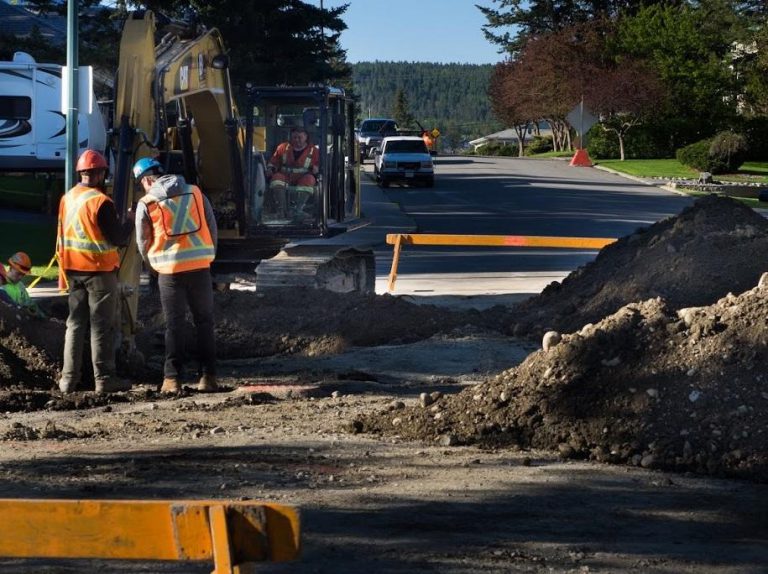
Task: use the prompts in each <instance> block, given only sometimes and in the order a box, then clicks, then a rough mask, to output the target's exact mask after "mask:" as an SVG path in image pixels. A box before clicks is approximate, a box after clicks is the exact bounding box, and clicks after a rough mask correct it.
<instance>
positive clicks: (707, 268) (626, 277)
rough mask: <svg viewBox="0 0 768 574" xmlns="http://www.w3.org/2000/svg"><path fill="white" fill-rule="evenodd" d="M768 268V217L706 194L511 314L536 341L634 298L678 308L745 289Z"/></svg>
mask: <svg viewBox="0 0 768 574" xmlns="http://www.w3.org/2000/svg"><path fill="white" fill-rule="evenodd" d="M767 270H768V219H765V218H764V217H762V216H760V215H759V214H757V213H756V212H755V211H753V210H752V209H750V208H749V207H746V206H744V205H743V204H741V203H739V202H737V201H736V200H733V199H730V198H726V197H719V196H715V195H712V196H707V197H704V198H702V199H700V200H698V201H697V202H696V203H695V204H694V205H692V206H691V207H689V208H687V209H685V210H684V211H682V212H681V213H680V214H679V215H677V216H675V217H670V218H667V219H665V220H662V221H659V222H658V223H656V224H654V225H652V226H650V227H648V228H645V229H641V230H639V231H638V232H636V233H634V234H632V235H628V236H626V237H622V238H621V239H619V240H618V241H617V242H615V243H613V244H611V245H608V246H607V247H605V248H604V249H602V250H601V251H600V253H599V254H598V255H597V257H596V258H595V260H594V261H592V262H590V263H588V264H587V265H584V266H583V267H581V268H579V269H577V270H576V271H574V272H573V273H571V274H570V275H568V276H567V277H566V278H565V279H564V280H563V282H562V283H557V282H554V283H552V284H550V285H549V286H547V288H545V289H544V290H543V291H542V292H541V293H540V294H539V295H537V296H535V297H531V298H530V299H528V300H526V301H523V302H522V303H520V304H519V305H517V306H516V307H515V309H514V312H513V313H512V314H511V316H509V315H508V316H506V317H505V320H507V321H508V324H507V328H508V332H509V333H510V334H514V335H516V336H522V337H531V338H534V339H536V340H537V341H540V340H541V337H542V335H543V334H544V333H545V332H546V331H548V330H550V329H554V330H557V331H560V332H563V333H570V332H573V331H578V330H579V329H580V328H581V327H582V326H583V325H586V324H587V323H595V322H597V321H600V320H601V319H603V318H604V317H606V316H608V315H610V314H612V313H615V312H616V311H617V310H618V309H619V308H620V307H622V306H624V305H627V304H629V303H632V302H638V301H644V300H646V299H652V298H655V297H661V298H662V299H664V301H666V303H667V305H668V306H669V307H670V308H672V309H681V308H683V307H697V306H702V305H710V304H712V303H714V302H715V301H717V300H718V299H720V297H723V296H724V295H725V294H727V293H736V294H738V293H743V292H744V291H746V290H748V289H751V288H752V287H754V286H755V285H757V281H758V279H759V278H760V276H761V275H762V273H763V272H764V271H767Z"/></svg>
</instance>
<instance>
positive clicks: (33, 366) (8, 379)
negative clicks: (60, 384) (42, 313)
mask: <svg viewBox="0 0 768 574" xmlns="http://www.w3.org/2000/svg"><path fill="white" fill-rule="evenodd" d="M65 330H66V325H65V323H64V321H62V320H60V319H55V318H53V319H37V318H34V317H31V316H30V315H29V314H28V313H26V312H24V311H22V310H20V309H18V308H16V307H12V306H10V305H6V304H5V303H0V387H8V386H11V385H20V386H23V387H27V388H44V389H47V388H50V387H51V386H52V385H53V384H54V383H55V381H56V380H57V378H58V372H59V369H60V368H61V356H62V353H63V350H64V332H65Z"/></svg>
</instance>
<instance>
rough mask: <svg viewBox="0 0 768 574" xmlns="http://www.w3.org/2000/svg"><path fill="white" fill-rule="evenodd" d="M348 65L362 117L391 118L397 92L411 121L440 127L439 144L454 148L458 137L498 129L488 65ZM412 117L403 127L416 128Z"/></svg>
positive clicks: (491, 68)
mask: <svg viewBox="0 0 768 574" xmlns="http://www.w3.org/2000/svg"><path fill="white" fill-rule="evenodd" d="M351 67H352V82H353V86H354V91H355V94H357V95H358V96H359V97H360V111H359V114H360V117H361V118H367V117H395V115H396V114H395V105H396V103H397V102H398V94H400V96H401V97H404V98H405V101H406V102H407V109H408V112H409V113H410V116H412V117H413V118H414V120H415V121H418V123H420V124H421V125H422V126H423V127H424V128H425V129H428V130H431V129H433V128H438V129H439V130H440V132H441V138H440V139H441V140H442V141H441V144H442V145H441V147H442V148H458V147H460V145H461V142H467V141H469V140H472V139H474V138H477V137H480V136H481V135H485V134H488V133H491V132H494V131H498V130H500V129H502V127H501V125H500V124H499V122H498V121H497V120H496V118H495V117H494V116H493V112H492V110H491V106H490V102H489V99H488V82H489V80H490V77H491V73H492V72H493V66H492V65H491V64H485V65H477V64H437V63H422V62H378V61H377V62H360V63H357V64H351ZM398 119H399V118H398ZM415 121H414V122H413V124H412V125H410V126H404V127H409V128H411V127H412V128H417V127H418V124H416V123H415Z"/></svg>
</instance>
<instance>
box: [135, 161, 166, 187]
mask: <svg viewBox="0 0 768 574" xmlns="http://www.w3.org/2000/svg"><path fill="white" fill-rule="evenodd" d="M149 172H153V173H163V166H162V165H160V162H159V161H157V160H156V159H155V158H153V157H143V158H141V159H140V160H139V161H137V162H136V163H135V164H133V177H135V178H136V181H140V180H141V178H142V177H144V176H145V175H150V173H149Z"/></svg>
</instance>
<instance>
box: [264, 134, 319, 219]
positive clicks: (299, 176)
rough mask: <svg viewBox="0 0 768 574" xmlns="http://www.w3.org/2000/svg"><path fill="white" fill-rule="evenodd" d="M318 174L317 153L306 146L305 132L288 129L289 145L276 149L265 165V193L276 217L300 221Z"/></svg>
mask: <svg viewBox="0 0 768 574" xmlns="http://www.w3.org/2000/svg"><path fill="white" fill-rule="evenodd" d="M319 171H320V150H318V148H317V146H315V145H312V144H310V143H309V134H308V133H307V130H306V129H304V128H302V127H294V128H292V129H291V137H290V141H287V142H283V143H281V144H280V145H278V146H277V149H276V150H275V153H274V154H272V158H271V159H270V160H269V162H268V163H267V175H268V176H269V177H270V178H271V179H270V182H269V190H270V193H271V194H272V197H273V200H274V202H275V209H276V211H277V216H278V217H297V216H299V217H300V215H301V212H302V209H303V208H304V205H306V203H307V201H308V200H309V198H310V197H311V196H312V194H313V193H314V189H315V184H316V183H317V175H318V173H319ZM289 188H290V189H289ZM291 190H293V191H295V200H292V198H291V196H290V195H289V192H290V191H291Z"/></svg>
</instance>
